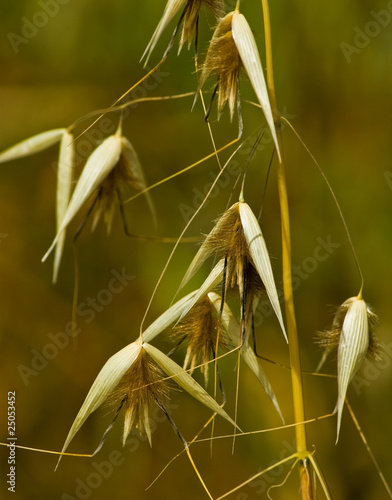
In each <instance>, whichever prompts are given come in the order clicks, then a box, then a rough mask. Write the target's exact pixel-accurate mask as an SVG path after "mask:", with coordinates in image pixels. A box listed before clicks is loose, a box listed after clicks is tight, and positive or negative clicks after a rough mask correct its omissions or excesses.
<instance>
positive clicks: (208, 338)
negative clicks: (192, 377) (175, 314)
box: [169, 296, 227, 386]
mask: <svg viewBox="0 0 392 500" xmlns="http://www.w3.org/2000/svg"><path fill="white" fill-rule="evenodd" d="M219 324H220V322H219V316H218V314H217V312H216V309H215V307H214V305H213V304H212V302H211V300H210V298H209V297H208V296H206V297H204V299H202V300H201V301H200V302H198V303H197V304H195V305H194V306H193V307H192V309H191V310H190V311H189V312H188V314H187V315H186V316H185V317H184V318H183V319H182V320H181V321H180V322H179V323H178V324H177V325H176V326H175V327H174V328H173V329H172V330H171V331H170V333H169V335H170V338H171V340H172V341H174V342H176V343H177V345H181V344H182V343H185V344H186V345H187V350H186V355H185V361H184V369H187V368H188V367H190V373H191V374H192V373H193V370H194V369H195V366H196V365H199V364H201V365H202V366H201V367H200V371H201V372H202V373H203V375H204V380H205V385H206V386H207V383H208V367H209V365H208V364H207V363H208V362H209V361H210V360H211V359H213V358H215V357H216V352H215V351H216V345H217V343H218V346H219V347H223V348H224V347H226V346H227V342H226V339H225V337H224V335H223V332H222V331H221V330H220V328H219Z"/></svg>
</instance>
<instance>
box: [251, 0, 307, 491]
mask: <svg viewBox="0 0 392 500" xmlns="http://www.w3.org/2000/svg"><path fill="white" fill-rule="evenodd" d="M261 2H262V7H263V15H264V33H265V47H266V63H267V88H268V94H269V99H270V103H271V108H272V112H273V117H274V124H275V128H276V134H277V138H278V144H279V147H280V150H281V152H282V155H281V158H280V159H279V158H278V159H277V178H278V190H279V203H280V212H281V225H282V266H283V292H284V298H285V309H286V321H287V334H288V339H289V351H290V366H291V384H292V391H293V405H294V419H295V422H296V423H299V425H297V426H296V428H295V434H296V443H297V453H298V456H299V457H300V458H301V457H302V458H303V460H301V462H300V477H301V490H302V498H303V499H304V500H305V499H306V500H312V499H313V493H312V487H311V481H310V474H309V471H308V468H307V462H308V461H307V460H305V458H306V457H307V456H308V454H309V453H308V451H307V444H306V428H305V424H304V423H301V422H304V420H305V409H304V398H303V386H302V372H301V360H300V355H299V344H298V332H297V324H296V319H295V310H294V300H293V286H292V274H291V238H290V217H289V204H288V198H287V184H286V173H285V168H284V161H283V148H282V131H281V120H280V115H279V112H278V109H277V104H276V94H275V84H274V73H273V58H272V38H271V21H270V14H269V5H268V0H261Z"/></svg>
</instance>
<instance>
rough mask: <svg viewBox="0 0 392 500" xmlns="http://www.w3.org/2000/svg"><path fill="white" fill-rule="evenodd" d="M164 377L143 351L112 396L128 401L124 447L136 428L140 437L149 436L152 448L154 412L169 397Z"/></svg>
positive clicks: (112, 397)
mask: <svg viewBox="0 0 392 500" xmlns="http://www.w3.org/2000/svg"><path fill="white" fill-rule="evenodd" d="M164 378H165V377H164V374H163V372H162V371H161V369H160V368H159V367H158V366H157V365H156V364H155V363H154V362H153V361H152V359H151V358H150V357H149V356H148V354H147V353H146V351H145V350H144V349H142V350H141V351H140V354H139V356H138V357H137V359H136V360H135V362H134V363H133V364H132V366H131V367H130V368H129V369H128V371H127V372H126V373H125V375H124V376H123V378H122V380H121V382H120V383H119V385H118V387H117V388H116V389H115V390H114V391H113V393H112V394H111V395H110V396H109V401H112V402H115V403H116V404H118V402H119V401H124V402H125V420H124V434H123V445H125V442H126V440H127V437H128V435H129V433H130V432H131V430H132V427H133V425H135V427H136V428H137V429H138V430H139V432H140V434H142V433H143V432H145V433H146V435H147V437H148V440H149V442H150V445H151V425H150V413H151V409H152V408H153V407H154V406H155V404H156V402H157V401H159V402H160V403H162V404H165V401H166V400H167V399H168V397H169V385H168V383H167V381H166V380H165V381H163V379H164Z"/></svg>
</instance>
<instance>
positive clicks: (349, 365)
mask: <svg viewBox="0 0 392 500" xmlns="http://www.w3.org/2000/svg"><path fill="white" fill-rule="evenodd" d="M376 321H377V317H376V315H375V314H374V313H373V311H372V310H371V309H370V307H368V305H367V304H366V302H365V301H364V300H363V299H362V295H361V294H360V295H359V296H358V297H350V298H349V299H347V300H346V301H345V302H344V303H343V304H342V305H341V306H340V307H339V309H338V310H337V312H336V314H335V317H334V320H333V323H332V329H331V331H330V332H325V333H324V335H323V337H322V340H321V342H322V343H323V345H324V346H326V353H329V352H331V351H333V350H337V357H338V400H337V403H336V410H337V412H338V424H337V439H336V441H338V439H339V432H340V425H341V420H342V413H343V407H344V401H345V398H346V393H347V389H348V386H349V384H350V382H351V381H352V379H353V378H354V376H355V374H356V373H357V371H358V370H359V368H360V366H361V364H362V362H363V360H364V359H365V356H366V355H373V356H378V351H379V348H378V347H377V346H378V343H377V341H376V339H375V337H374V334H373V329H374V326H375V324H376ZM325 358H326V355H324V357H323V359H322V361H323V360H324V359H325Z"/></svg>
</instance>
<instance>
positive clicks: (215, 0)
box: [178, 0, 224, 52]
mask: <svg viewBox="0 0 392 500" xmlns="http://www.w3.org/2000/svg"><path fill="white" fill-rule="evenodd" d="M203 4H205V5H206V6H207V7H209V8H210V9H211V10H212V12H213V13H214V14H215V16H216V17H219V16H221V15H223V12H224V1H223V0H188V1H187V5H186V7H185V8H186V13H185V16H184V24H183V28H182V35H181V40H180V46H179V49H178V52H180V51H181V49H182V47H183V45H184V44H185V43H186V42H187V43H188V49H189V48H190V46H191V43H192V40H193V38H194V36H195V32H196V27H197V22H198V19H199V15H200V9H201V7H202V5H203Z"/></svg>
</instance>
